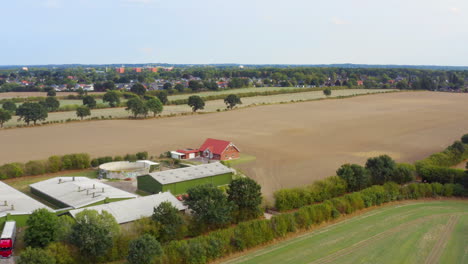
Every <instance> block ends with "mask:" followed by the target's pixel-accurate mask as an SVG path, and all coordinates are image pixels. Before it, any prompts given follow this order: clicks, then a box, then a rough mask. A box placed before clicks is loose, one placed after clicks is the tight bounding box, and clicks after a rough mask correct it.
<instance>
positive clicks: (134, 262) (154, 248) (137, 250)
mask: <svg viewBox="0 0 468 264" xmlns="http://www.w3.org/2000/svg"><path fill="white" fill-rule="evenodd" d="M161 254H162V248H161V244H159V242H158V240H156V238H154V237H153V236H151V235H149V234H145V235H143V236H141V237H139V238H137V239H135V240H132V241H131V242H130V244H129V246H128V257H127V260H128V262H129V263H130V264H150V263H153V259H154V258H155V257H156V256H159V255H161Z"/></svg>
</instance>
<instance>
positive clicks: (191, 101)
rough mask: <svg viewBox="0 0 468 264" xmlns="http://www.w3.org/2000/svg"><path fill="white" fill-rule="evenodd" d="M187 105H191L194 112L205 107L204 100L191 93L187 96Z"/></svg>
mask: <svg viewBox="0 0 468 264" xmlns="http://www.w3.org/2000/svg"><path fill="white" fill-rule="evenodd" d="M188 105H189V106H190V107H192V110H193V112H196V111H197V110H201V109H204V108H205V101H203V99H202V98H201V97H200V96H198V95H192V96H190V97H189V98H188Z"/></svg>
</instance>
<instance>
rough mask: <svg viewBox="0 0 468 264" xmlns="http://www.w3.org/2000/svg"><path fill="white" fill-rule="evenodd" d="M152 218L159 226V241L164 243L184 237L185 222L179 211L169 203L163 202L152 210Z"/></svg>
mask: <svg viewBox="0 0 468 264" xmlns="http://www.w3.org/2000/svg"><path fill="white" fill-rule="evenodd" d="M152 218H153V220H154V221H155V222H157V223H158V224H159V226H160V229H159V240H160V241H162V242H166V241H169V240H175V239H182V238H183V237H184V235H185V231H186V230H185V220H184V218H183V217H182V215H181V214H180V212H179V210H177V208H175V207H174V206H172V204H171V203H170V202H163V203H161V204H160V205H159V206H158V207H156V208H154V212H153V216H152Z"/></svg>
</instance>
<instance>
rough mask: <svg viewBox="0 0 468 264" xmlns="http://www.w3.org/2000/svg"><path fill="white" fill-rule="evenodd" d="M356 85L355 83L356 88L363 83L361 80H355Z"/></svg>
mask: <svg viewBox="0 0 468 264" xmlns="http://www.w3.org/2000/svg"><path fill="white" fill-rule="evenodd" d="M356 83H357V85H358V86H362V85H364V81H362V80H357V81H356Z"/></svg>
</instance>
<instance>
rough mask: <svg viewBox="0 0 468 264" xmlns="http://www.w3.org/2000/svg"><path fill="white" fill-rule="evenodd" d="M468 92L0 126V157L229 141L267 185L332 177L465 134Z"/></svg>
mask: <svg viewBox="0 0 468 264" xmlns="http://www.w3.org/2000/svg"><path fill="white" fill-rule="evenodd" d="M467 100H468V94H453V93H436V92H400V93H390V94H377V95H367V96H360V97H354V98H348V99H339V100H338V99H337V100H323V101H313V102H303V103H293V104H279V105H267V106H260V107H251V108H245V109H240V110H236V111H228V112H221V113H213V114H202V115H194V116H182V117H174V118H161V119H150V120H108V121H96V122H79V123H70V124H64V125H52V126H43V127H34V128H21V129H7V130H3V131H0V161H1V162H0V163H7V162H14V161H29V160H34V159H44V158H47V157H48V156H51V155H55V154H57V155H60V154H68V153H77V152H85V153H89V154H91V155H93V156H104V155H122V154H126V153H134V152H137V151H145V150H146V151H148V152H150V154H152V155H159V154H160V153H162V152H165V151H168V150H173V149H177V148H182V147H198V145H199V144H200V142H201V141H203V140H204V139H205V138H208V137H212V138H220V139H225V140H230V141H232V142H234V144H236V146H238V147H239V148H240V150H241V151H242V152H243V153H246V154H249V155H253V156H255V157H256V160H255V161H252V162H249V163H242V164H239V165H236V166H237V168H239V169H240V170H241V171H242V172H244V173H245V174H246V175H248V176H250V177H252V178H254V179H255V180H257V181H258V182H259V183H260V184H261V185H262V188H263V192H264V193H265V194H266V195H267V196H269V195H271V194H272V192H273V191H274V190H277V189H279V188H285V187H293V186H298V185H303V184H308V183H311V182H313V181H314V180H317V179H321V178H324V177H327V176H330V175H333V174H334V173H335V171H336V169H337V168H338V167H339V166H340V165H341V164H343V163H360V164H362V163H364V162H365V160H366V159H367V158H368V157H371V156H376V155H379V154H384V153H385V154H389V155H391V156H392V157H393V158H395V159H396V160H397V161H399V162H413V161H415V160H418V159H421V158H423V157H425V156H427V155H429V154H431V153H434V152H437V151H440V150H442V149H443V148H445V147H446V146H447V145H449V144H451V143H452V142H453V141H454V140H456V139H458V138H459V137H460V135H462V134H464V133H466V132H467V131H468V122H467V120H468V104H466V102H467Z"/></svg>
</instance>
